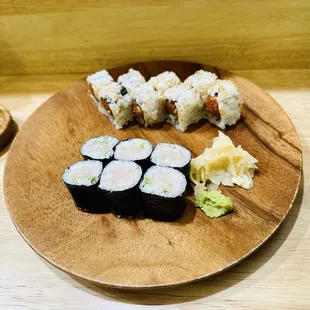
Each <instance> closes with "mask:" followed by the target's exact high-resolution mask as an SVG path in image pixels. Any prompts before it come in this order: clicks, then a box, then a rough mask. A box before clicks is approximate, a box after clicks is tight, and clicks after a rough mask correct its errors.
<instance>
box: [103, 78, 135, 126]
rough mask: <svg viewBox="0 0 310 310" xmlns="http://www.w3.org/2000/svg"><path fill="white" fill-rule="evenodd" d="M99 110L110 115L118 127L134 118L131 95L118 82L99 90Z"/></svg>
mask: <svg viewBox="0 0 310 310" xmlns="http://www.w3.org/2000/svg"><path fill="white" fill-rule="evenodd" d="M99 96H100V103H99V106H98V108H99V110H100V112H102V113H103V114H105V115H106V116H108V117H109V119H110V121H111V122H112V124H113V125H114V126H115V128H116V129H121V128H123V126H125V125H126V124H127V123H128V122H130V121H131V120H132V119H133V115H132V112H131V96H130V95H129V94H128V92H127V89H126V88H125V87H124V86H122V85H120V84H118V83H116V82H113V83H110V84H109V85H106V86H104V87H102V88H101V90H100V91H99Z"/></svg>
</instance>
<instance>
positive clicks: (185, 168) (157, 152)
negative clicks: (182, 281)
mask: <svg viewBox="0 0 310 310" xmlns="http://www.w3.org/2000/svg"><path fill="white" fill-rule="evenodd" d="M191 158H192V155H191V152H190V151H189V150H188V149H186V148H185V147H183V146H180V145H177V144H172V143H159V144H157V145H156V146H155V148H154V151H153V153H152V155H151V162H152V163H153V164H154V165H158V166H163V167H170V168H174V169H177V170H179V171H180V172H182V173H183V174H184V175H185V177H186V178H187V179H188V178H189V172H190V163H191Z"/></svg>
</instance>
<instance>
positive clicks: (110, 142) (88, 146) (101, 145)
mask: <svg viewBox="0 0 310 310" xmlns="http://www.w3.org/2000/svg"><path fill="white" fill-rule="evenodd" d="M118 142H119V141H118V139H116V138H114V137H112V136H101V137H95V138H91V139H89V140H88V141H86V142H85V143H84V144H83V145H82V147H81V154H82V156H83V157H84V159H85V160H87V159H94V160H100V161H101V162H102V163H103V165H104V166H105V165H106V164H107V163H108V162H110V161H111V159H112V158H113V154H114V147H115V145H116V144H117V143H118Z"/></svg>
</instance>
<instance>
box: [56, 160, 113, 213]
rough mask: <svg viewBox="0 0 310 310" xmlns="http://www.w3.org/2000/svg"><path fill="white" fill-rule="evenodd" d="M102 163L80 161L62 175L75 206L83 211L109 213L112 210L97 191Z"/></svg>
mask: <svg viewBox="0 0 310 310" xmlns="http://www.w3.org/2000/svg"><path fill="white" fill-rule="evenodd" d="M101 172H102V163H101V162H100V161H96V160H87V161H79V162H76V163H75V164H73V165H71V166H70V167H68V168H67V169H66V170H65V172H64V174H63V175H62V180H63V182H64V183H65V185H66V186H67V188H68V190H69V192H70V194H71V196H72V198H73V200H74V202H75V205H76V206H77V207H78V208H79V209H80V210H82V211H85V212H92V213H107V212H110V208H109V206H108V204H107V202H106V201H105V200H104V199H102V197H100V195H99V192H98V190H97V187H98V184H99V180H100V175H101Z"/></svg>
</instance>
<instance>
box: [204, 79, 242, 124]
mask: <svg viewBox="0 0 310 310" xmlns="http://www.w3.org/2000/svg"><path fill="white" fill-rule="evenodd" d="M209 95H210V96H213V97H216V99H217V103H218V108H219V112H220V119H219V120H217V119H215V118H214V117H213V116H212V115H208V114H206V116H205V117H206V118H207V119H208V120H209V121H210V123H212V124H214V125H216V126H218V127H219V128H221V129H225V127H226V125H228V126H231V125H234V124H235V123H236V122H237V121H238V119H239V118H240V116H241V107H242V104H243V100H242V97H241V95H240V92H239V90H238V88H237V87H236V86H235V84H234V83H233V82H232V81H228V80H218V81H217V82H216V83H215V84H213V85H212V86H211V87H210V89H209ZM205 100H207V98H205Z"/></svg>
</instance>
